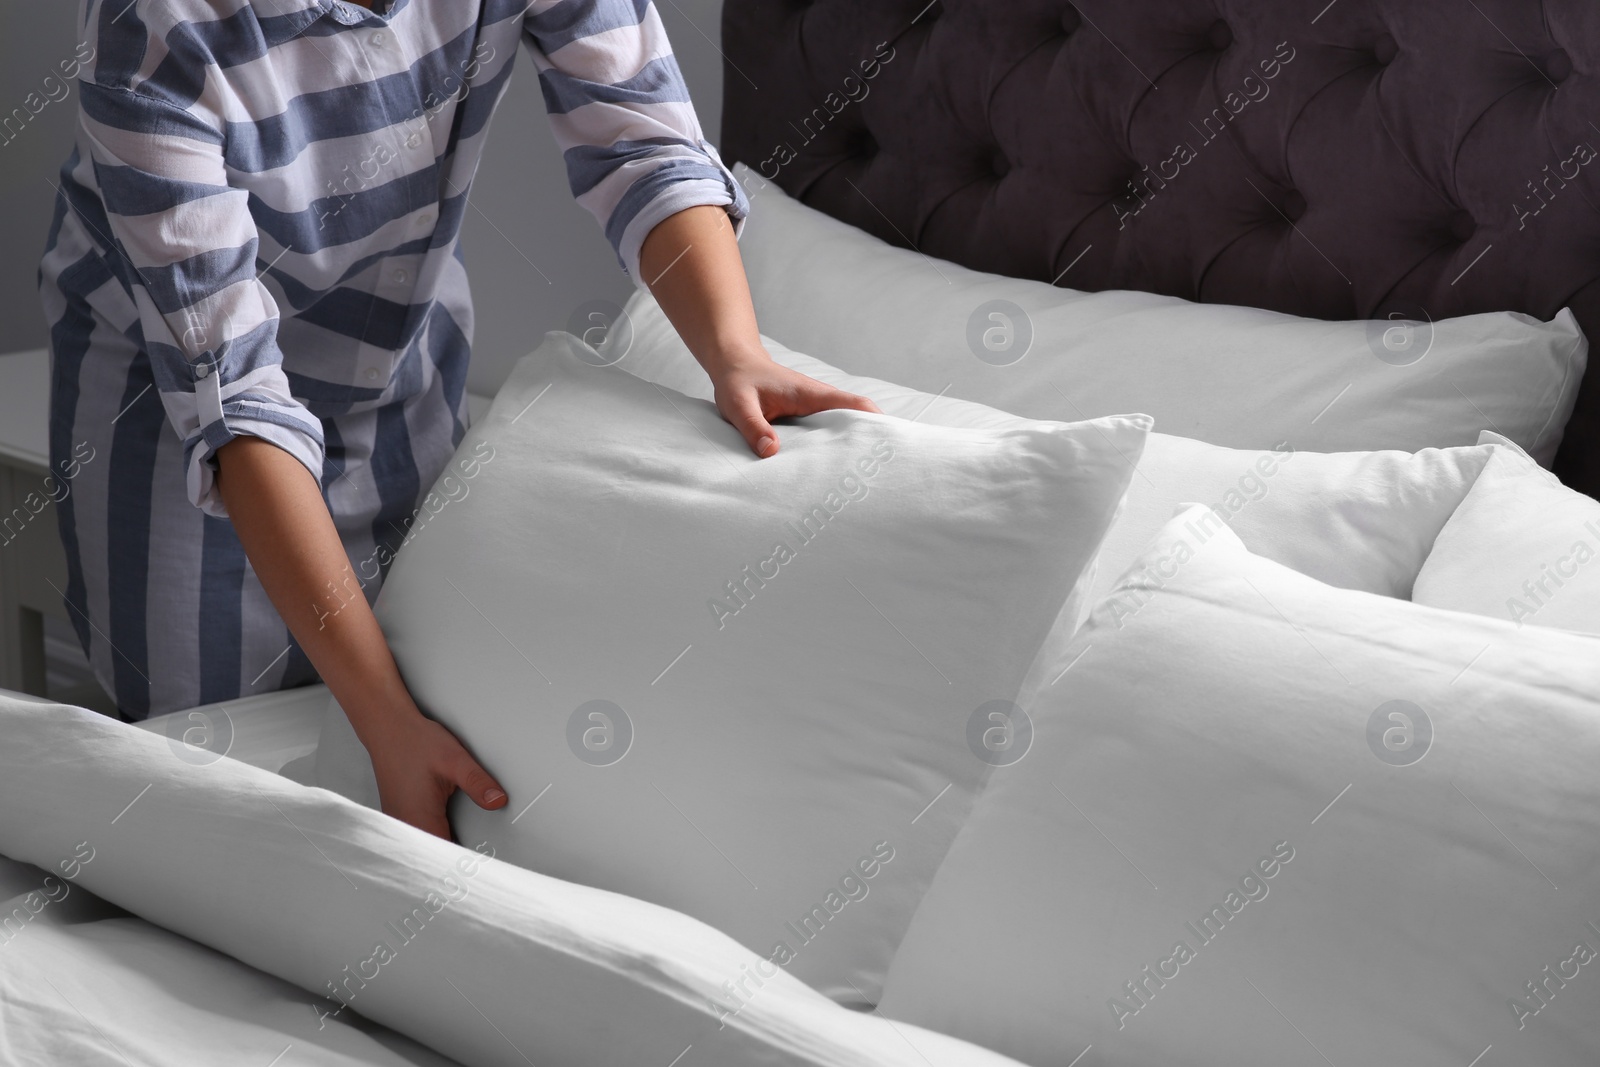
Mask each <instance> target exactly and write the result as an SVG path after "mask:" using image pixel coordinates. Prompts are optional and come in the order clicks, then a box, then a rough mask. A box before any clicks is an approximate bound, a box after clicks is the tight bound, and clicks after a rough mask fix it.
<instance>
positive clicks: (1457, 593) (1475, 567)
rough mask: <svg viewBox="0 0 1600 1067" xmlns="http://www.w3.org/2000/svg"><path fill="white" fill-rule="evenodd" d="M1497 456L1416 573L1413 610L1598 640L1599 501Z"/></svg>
mask: <svg viewBox="0 0 1600 1067" xmlns="http://www.w3.org/2000/svg"><path fill="white" fill-rule="evenodd" d="M1484 438H1485V439H1486V440H1499V441H1501V442H1502V443H1503V444H1505V445H1506V446H1507V447H1504V448H1501V449H1499V450H1498V451H1496V453H1495V455H1494V458H1493V459H1491V460H1489V462H1488V464H1487V465H1486V466H1485V467H1484V468H1483V473H1481V474H1479V475H1478V479H1477V481H1476V482H1474V483H1473V485H1472V488H1471V490H1469V491H1468V493H1467V495H1466V499H1464V500H1462V502H1461V505H1460V506H1459V507H1458V508H1456V510H1455V514H1453V515H1452V516H1451V517H1450V521H1449V522H1447V523H1445V525H1444V529H1443V530H1441V531H1440V533H1439V537H1438V539H1437V540H1436V541H1435V542H1434V545H1433V551H1432V553H1430V554H1429V556H1428V558H1427V560H1426V561H1425V562H1424V563H1423V565H1422V570H1421V573H1419V574H1418V575H1417V587H1416V595H1415V599H1416V601H1417V602H1418V603H1419V604H1431V605H1433V606H1434V607H1439V608H1450V609H1453V610H1455V611H1471V612H1475V613H1476V614H1479V615H1493V616H1497V617H1499V618H1502V619H1510V620H1511V621H1512V622H1515V623H1524V622H1526V623H1529V624H1531V625H1534V626H1559V627H1561V628H1562V629H1566V630H1580V631H1583V632H1585V633H1591V634H1600V563H1596V559H1597V557H1600V502H1597V501H1595V500H1594V498H1592V497H1589V496H1585V495H1584V494H1582V493H1579V492H1575V491H1574V490H1572V489H1569V488H1567V487H1566V486H1565V485H1562V484H1561V482H1560V480H1558V479H1557V478H1555V477H1554V476H1553V475H1551V474H1550V473H1549V472H1548V471H1546V470H1544V469H1543V468H1541V467H1540V466H1538V464H1536V463H1534V462H1533V460H1531V459H1530V458H1528V456H1527V454H1526V453H1524V452H1523V451H1522V450H1520V449H1518V448H1516V447H1515V446H1514V445H1511V444H1510V442H1507V441H1505V439H1504V438H1501V437H1499V435H1498V434H1493V433H1485V434H1484Z"/></svg>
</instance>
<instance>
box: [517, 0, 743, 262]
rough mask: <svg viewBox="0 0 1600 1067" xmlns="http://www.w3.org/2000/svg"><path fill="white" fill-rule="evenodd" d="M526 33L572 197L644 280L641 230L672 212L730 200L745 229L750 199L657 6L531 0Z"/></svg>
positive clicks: (738, 227) (628, 1)
mask: <svg viewBox="0 0 1600 1067" xmlns="http://www.w3.org/2000/svg"><path fill="white" fill-rule="evenodd" d="M525 36H526V38H527V40H528V42H529V44H530V45H531V47H532V50H533V55H534V63H535V65H536V66H537V68H538V71H539V84H540V87H541V89H542V90H543V92H544V102H545V109H546V110H547V111H548V112H549V114H550V122H551V126H552V128H553V130H554V132H555V136H556V143H557V144H558V145H559V146H560V148H561V151H562V153H563V155H564V157H565V160H566V166H567V177H568V181H569V183H570V185H571V188H572V195H573V196H574V197H575V198H576V199H577V201H578V203H579V204H580V205H582V206H583V207H584V208H585V209H586V210H588V211H589V213H590V214H592V215H593V216H594V217H595V219H596V220H597V221H598V222H599V223H600V225H601V227H602V228H603V229H604V231H605V235H606V239H607V240H608V241H610V242H611V247H612V249H613V250H614V251H615V252H616V255H617V261H618V263H619V264H620V265H621V266H622V269H623V270H624V271H626V272H627V274H628V276H629V277H630V278H631V279H632V280H633V283H634V285H635V286H636V287H637V288H640V289H647V288H648V286H647V285H646V284H645V279H643V278H641V277H640V271H639V250H640V248H641V247H642V246H643V244H644V239H645V236H646V235H647V234H649V232H650V231H651V230H652V229H653V228H654V227H655V226H656V224H657V223H659V222H661V221H662V220H663V219H666V218H667V217H668V216H671V215H674V214H676V213H678V212H679V211H682V210H684V209H685V208H690V207H695V206H697V205H700V204H711V205H716V206H725V207H726V209H727V212H728V217H729V218H730V219H731V220H732V222H733V227H734V236H735V237H738V235H739V234H740V233H741V232H742V231H743V229H744V220H745V217H746V216H747V215H748V214H749V211H750V202H749V200H748V199H747V198H746V196H745V192H744V190H743V189H742V188H740V186H739V183H738V181H737V180H735V178H734V176H733V172H732V171H730V170H729V169H728V167H727V166H726V165H725V164H724V163H723V162H722V158H721V156H719V155H718V154H717V150H716V148H714V147H713V146H712V145H711V143H710V142H709V141H707V140H706V139H705V136H704V134H703V133H702V131H701V129H700V121H699V118H698V117H697V116H696V114H695V111H694V105H693V103H692V102H691V101H690V99H689V89H688V86H687V85H686V84H685V83H684V80H683V74H682V72H681V71H680V70H679V69H678V63H677V60H676V59H675V58H674V57H673V54H672V45H671V43H670V42H669V41H668V40H667V34H666V30H665V28H664V27H663V26H662V24H661V17H660V15H659V14H658V13H657V11H656V8H655V5H654V4H652V3H650V2H649V0H536V2H535V3H534V4H533V6H532V7H531V8H530V9H529V11H528V16H527V20H526V32H525Z"/></svg>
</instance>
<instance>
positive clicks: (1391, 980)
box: [882, 508, 1600, 1067]
mask: <svg viewBox="0 0 1600 1067" xmlns="http://www.w3.org/2000/svg"><path fill="white" fill-rule="evenodd" d="M1197 530H1208V531H1210V532H1209V533H1208V534H1206V535H1204V536H1201V535H1197V534H1196V532H1195V531H1197ZM1597 653H1600V642H1597V641H1596V640H1595V639H1593V638H1588V637H1581V636H1577V635H1573V634H1568V633H1564V632H1560V631H1554V630H1539V629H1535V628H1533V627H1526V628H1522V629H1520V630H1519V629H1518V628H1517V627H1515V626H1513V625H1511V624H1510V623H1506V622H1502V621H1498V620H1493V619H1486V618H1481V617H1478V616H1474V615H1466V614H1461V613H1457V612H1447V611H1441V610H1438V609H1434V608H1427V607H1422V606H1419V605H1417V604H1413V603H1409V602H1406V601H1401V600H1394V599H1391V598H1386V597H1379V596H1374V595H1372V594H1369V593H1362V592H1355V591H1349V590H1341V589H1334V588H1332V587H1330V586H1327V585H1324V584H1322V583H1320V582H1317V581H1315V580H1314V579H1311V578H1308V577H1306V576H1304V575H1301V574H1299V573H1297V572H1295V571H1292V570H1290V569H1288V568H1286V567H1283V566H1281V565H1279V564H1277V563H1273V562H1271V561H1269V560H1265V559H1262V558H1260V557H1258V556H1254V555H1252V554H1250V553H1249V552H1248V551H1247V550H1246V549H1245V547H1244V546H1243V544H1242V543H1241V542H1240V541H1239V539H1238V537H1237V536H1235V535H1234V534H1233V533H1232V532H1231V531H1230V530H1229V529H1228V527H1227V526H1226V525H1225V524H1223V523H1222V522H1220V521H1219V520H1216V519H1214V518H1210V517H1208V516H1207V514H1206V512H1205V509H1203V508H1191V509H1187V510H1186V511H1185V512H1184V513H1182V514H1180V515H1179V516H1178V517H1176V518H1175V519H1174V520H1173V521H1172V522H1171V523H1170V524H1169V525H1168V526H1167V527H1166V528H1165V529H1164V530H1163V531H1162V533H1161V534H1160V536H1159V537H1158V538H1157V539H1156V541H1155V542H1154V544H1153V545H1152V546H1151V547H1150V549H1149V551H1148V552H1147V553H1146V554H1145V555H1144V556H1143V557H1141V559H1140V561H1139V563H1138V565H1137V566H1136V567H1135V568H1134V569H1133V570H1131V571H1130V572H1129V573H1128V575H1127V576H1126V577H1125V578H1124V580H1123V581H1122V582H1121V583H1120V584H1119V586H1118V589H1117V591H1116V592H1115V593H1114V594H1113V596H1112V597H1111V598H1110V599H1109V600H1107V601H1106V602H1104V603H1102V604H1101V605H1099V606H1098V607H1097V608H1096V609H1095V611H1094V613H1093V614H1092V616H1091V617H1090V620H1089V622H1088V623H1087V624H1086V625H1085V627H1084V629H1083V630H1082V631H1080V633H1079V634H1078V637H1077V639H1076V640H1075V641H1074V642H1073V643H1072V646H1071V647H1070V648H1068V649H1066V650H1065V653H1064V657H1065V660H1066V662H1067V663H1071V666H1070V669H1069V670H1067V671H1066V673H1065V675H1064V677H1063V678H1062V679H1061V681H1060V682H1059V683H1057V684H1056V685H1055V686H1054V687H1053V688H1051V689H1049V690H1047V691H1046V692H1043V693H1040V694H1038V695H1036V696H1033V697H1031V698H1029V699H1025V700H1024V701H1023V702H1022V703H1023V705H1024V706H1025V707H1026V710H1027V714H1028V715H1029V716H1030V717H1031V748H1026V749H1025V750H1024V749H1022V748H1020V747H1019V748H1017V749H1015V750H1014V751H1015V752H1016V754H1018V755H1020V759H1016V760H1015V761H1014V762H1012V763H1011V764H1010V765H1008V766H1003V767H1000V768H998V769H997V770H996V772H995V774H994V776H993V778H992V779H991V781H990V784H989V785H988V787H987V789H986V791H985V793H984V794H983V796H982V797H981V798H980V800H979V802H978V804H977V805H976V807H975V809H974V811H973V814H972V816H971V817H970V818H969V819H968V821H967V824H966V826H965V827H964V828H963V829H962V832H961V834H960V836H959V837H958V839H957V841H956V843H955V844H954V845H953V846H952V848H951V850H950V854H949V856H948V857H947V858H946V860H945V862H944V864H943V866H942V867H941V868H940V871H939V874H938V877H937V878H936V880H935V882H934V884H933V886H932V887H931V888H930V890H929V892H928V894H927V896H926V897H925V898H924V900H923V903H922V907H921V908H920V909H919V911H918V913H917V916H916V918H915V920H914V921H913V923H912V926H911V929H910V930H909V931H908V933H907V935H906V937H905V940H904V941H903V943H902V945H901V948H900V951H899V953H898V954H897V955H896V957H895V960H894V964H893V967H892V968H891V971H890V975H889V981H888V983H887V986H886V989H885V994H884V999H883V1002H882V1010H883V1011H884V1013H885V1014H887V1015H889V1016H890V1017H891V1018H897V1019H902V1020H907V1021H910V1022H915V1023H920V1024H930V1023H932V1024H935V1025H938V1026H939V1027H940V1028H941V1029H944V1030H945V1031H947V1032H949V1033H952V1034H955V1035H958V1036H961V1037H965V1038H967V1039H969V1040H973V1041H978V1042H980V1043H983V1044H986V1045H989V1046H990V1047H993V1048H995V1049H998V1050H1000V1051H1002V1052H1005V1053H1007V1054H1009V1055H1012V1056H1015V1057H1016V1058H1018V1059H1021V1060H1023V1061H1025V1062H1028V1063H1032V1064H1037V1065H1041V1067H1042V1065H1044V1064H1062V1063H1066V1062H1068V1061H1070V1060H1071V1059H1072V1058H1073V1057H1074V1056H1076V1055H1079V1054H1080V1052H1081V1051H1082V1050H1083V1049H1085V1048H1086V1047H1087V1046H1090V1045H1092V1046H1093V1048H1094V1051H1093V1053H1092V1055H1093V1062H1094V1063H1096V1064H1101V1065H1128V1067H1134V1065H1137V1067H1150V1065H1151V1064H1168V1063H1170V1064H1179V1063H1181V1064H1185V1065H1192V1067H1211V1065H1217V1067H1221V1065H1227V1067H1266V1065H1277V1064H1284V1063H1306V1064H1310V1063H1325V1062H1326V1063H1334V1064H1341V1065H1343V1064H1371V1063H1395V1064H1423V1063H1453V1064H1461V1065H1463V1067H1465V1065H1467V1064H1470V1063H1472V1062H1473V1061H1474V1059H1476V1058H1478V1057H1480V1056H1482V1055H1483V1054H1484V1052H1485V1050H1486V1049H1488V1048H1489V1047H1490V1046H1493V1048H1494V1052H1493V1053H1492V1054H1491V1055H1492V1056H1493V1057H1494V1062H1500V1063H1512V1062H1515V1063H1530V1064H1531V1063H1537V1064H1541V1065H1547V1067H1579V1065H1587V1064H1594V1063H1596V1062H1600V1019H1597V1017H1596V1014H1595V1011H1594V1007H1593V1005H1594V997H1595V995H1596V986H1600V955H1597V954H1600V844H1597V842H1600V775H1597V774H1596V773H1595V768H1596V767H1597V766H1600V654H1597ZM1073 660H1076V662H1075V663H1073V662H1072V661H1073ZM1022 722H1024V720H1021V719H1020V717H1019V718H1016V719H1015V721H1014V723H1013V726H1014V727H1015V728H1016V733H1014V734H1013V737H1020V736H1021V726H1020V724H1021V723H1022ZM1558 887H1559V888H1558ZM1591 924H1596V925H1591ZM1574 946H1581V947H1580V948H1578V949H1575V948H1574ZM1579 959H1581V960H1582V962H1581V963H1580V962H1578V960H1579ZM1558 972H1559V973H1558ZM1563 974H1564V977H1563ZM1540 983H1548V985H1547V986H1546V987H1545V989H1546V992H1543V993H1539V992H1537V990H1536V988H1535V987H1536V986H1538V985H1539V984H1540ZM1086 1062H1087V1061H1086ZM1482 1062H1489V1061H1487V1060H1484V1061H1482Z"/></svg>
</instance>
